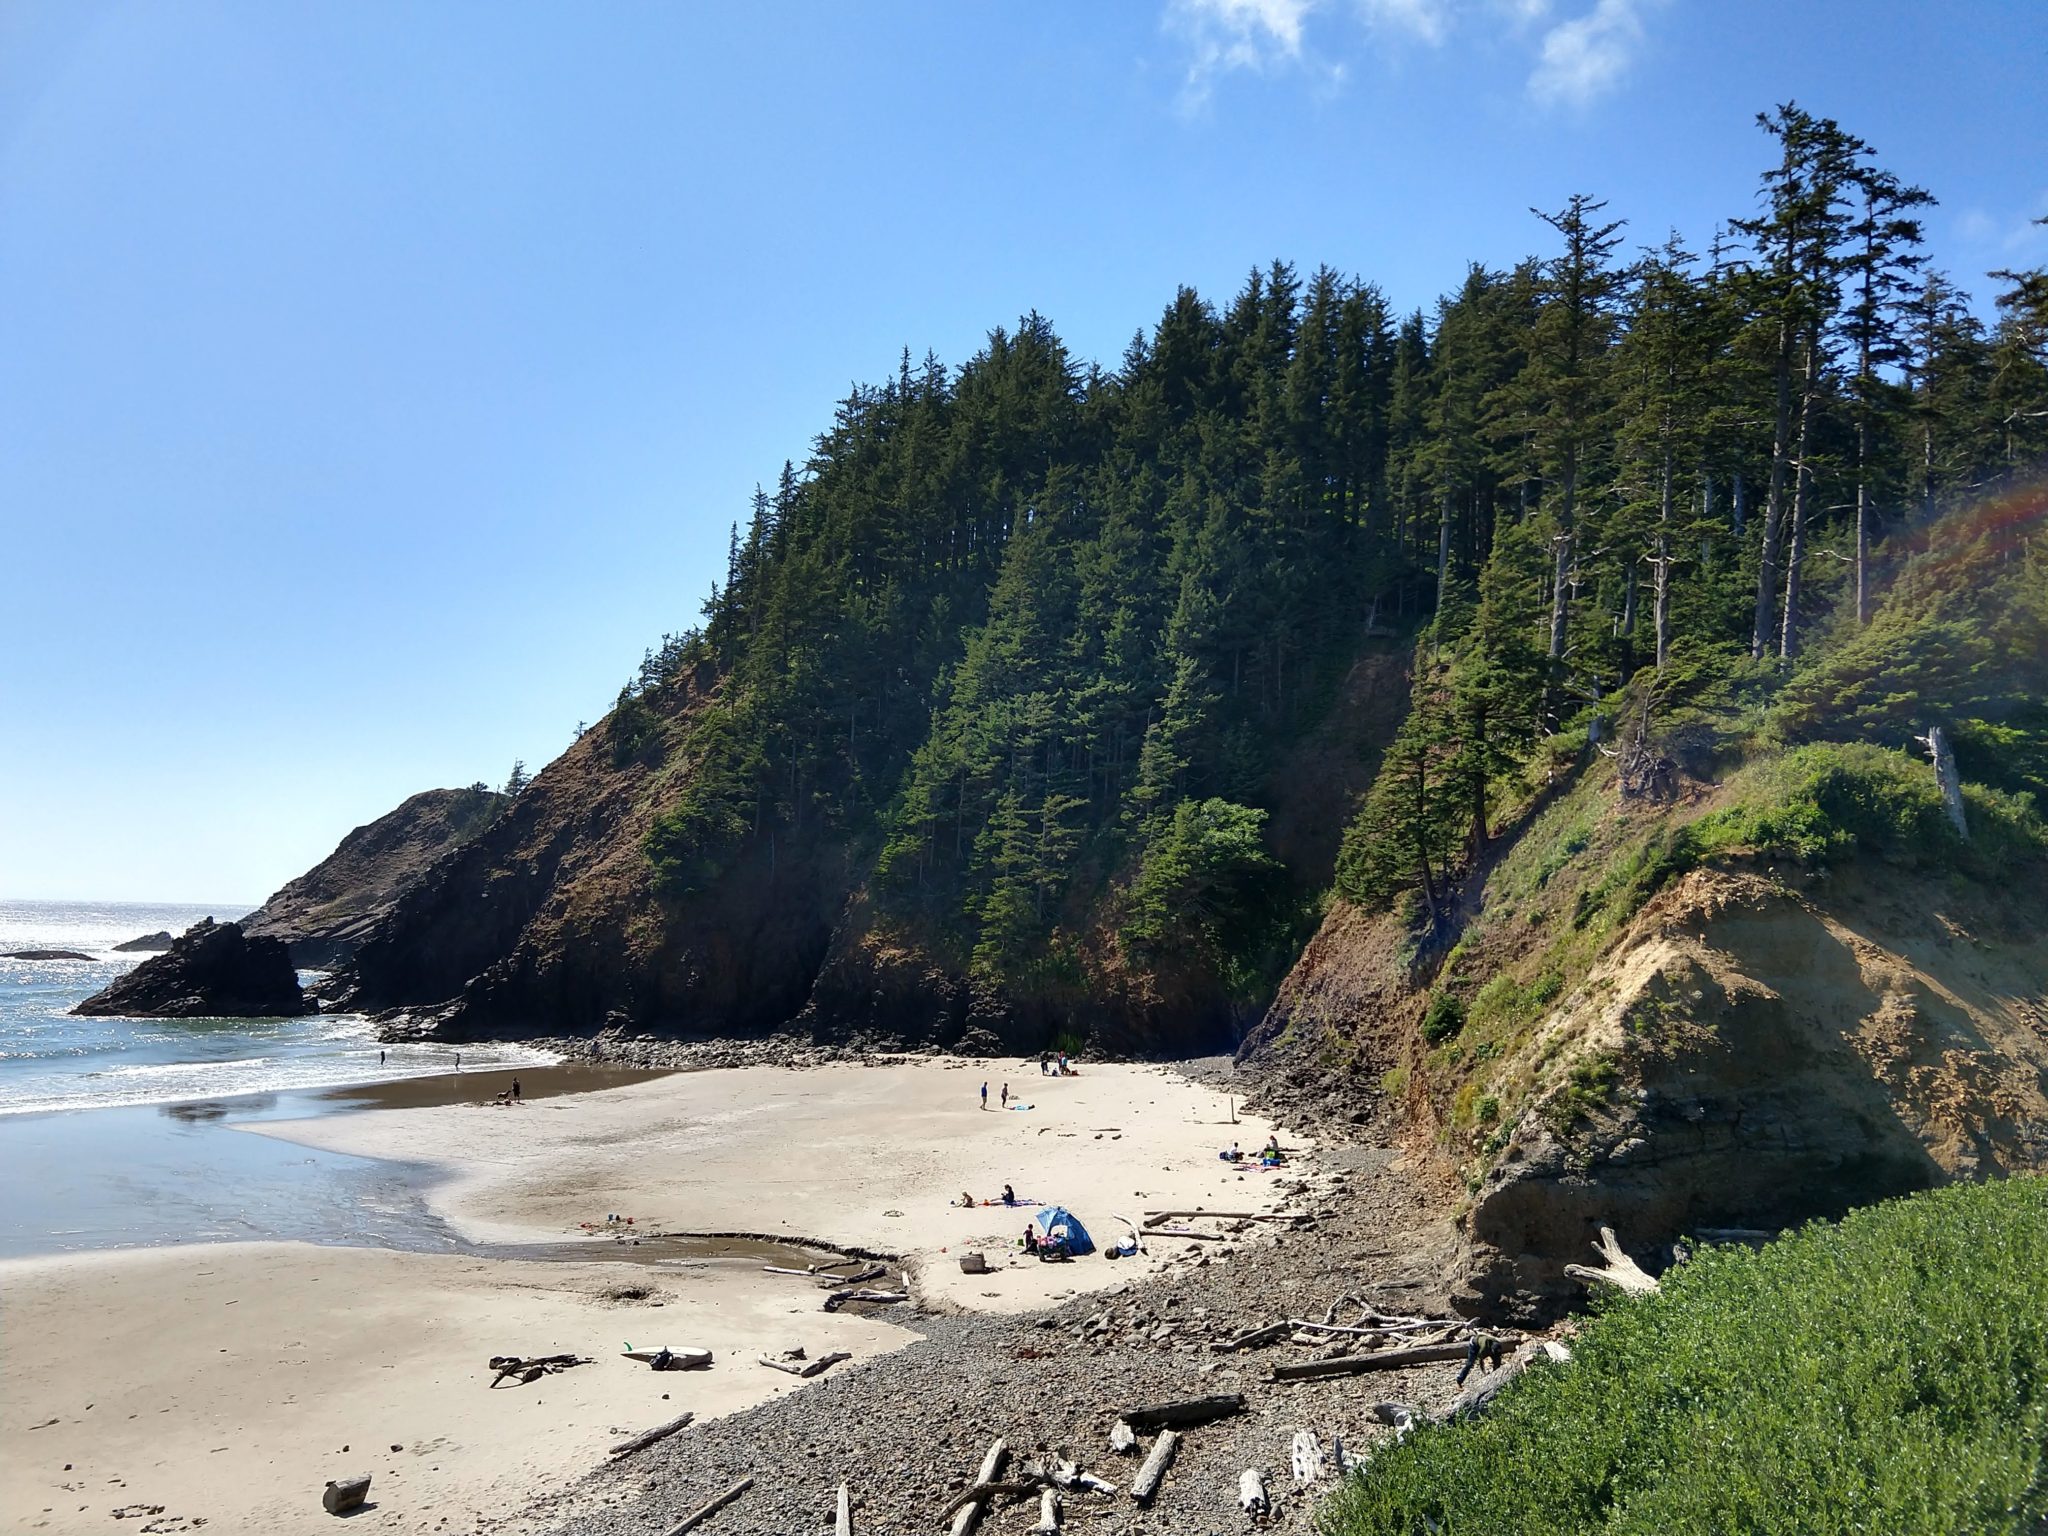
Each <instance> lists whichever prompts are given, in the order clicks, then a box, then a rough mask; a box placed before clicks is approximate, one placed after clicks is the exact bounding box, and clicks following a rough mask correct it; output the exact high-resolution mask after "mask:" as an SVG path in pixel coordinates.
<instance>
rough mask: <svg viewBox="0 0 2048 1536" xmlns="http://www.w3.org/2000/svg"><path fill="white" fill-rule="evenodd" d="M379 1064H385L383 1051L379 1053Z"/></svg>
mask: <svg viewBox="0 0 2048 1536" xmlns="http://www.w3.org/2000/svg"><path fill="white" fill-rule="evenodd" d="M377 1065H378V1066H380V1067H381V1066H383V1065H384V1053H383V1052H382V1051H379V1052H378V1053H377Z"/></svg>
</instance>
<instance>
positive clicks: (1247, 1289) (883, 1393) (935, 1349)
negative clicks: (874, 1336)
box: [486, 1063, 1457, 1536]
mask: <svg viewBox="0 0 2048 1536" xmlns="http://www.w3.org/2000/svg"><path fill="white" fill-rule="evenodd" d="M1206 1065H1207V1066H1208V1068H1209V1069H1211V1070H1215V1071H1219V1072H1222V1071H1227V1068H1226V1067H1225V1066H1224V1065H1223V1064H1220V1063H1211V1064H1206ZM1282 1177H1286V1176H1285V1175H1283V1176H1282ZM1284 1188H1285V1190H1286V1192H1287V1195H1288V1200H1287V1207H1286V1208H1287V1209H1290V1210H1295V1211H1301V1212H1304V1213H1306V1219H1305V1220H1303V1221H1302V1222H1300V1223H1298V1224H1296V1225H1293V1226H1287V1227H1281V1226H1278V1225H1277V1224H1271V1225H1270V1226H1269V1225H1268V1224H1260V1225H1259V1226H1258V1227H1256V1228H1255V1227H1254V1226H1253V1224H1251V1223H1241V1222H1224V1223H1220V1224H1219V1223H1216V1222H1213V1221H1211V1222H1207V1223H1203V1224H1202V1225H1206V1226H1209V1227H1210V1228H1211V1229H1212V1230H1221V1231H1222V1232H1223V1233H1224V1234H1225V1235H1226V1241H1224V1242H1220V1243H1196V1242H1191V1241H1186V1240H1183V1239H1174V1238H1164V1237H1154V1238H1150V1239H1148V1243H1149V1245H1150V1246H1152V1247H1153V1250H1154V1251H1155V1252H1158V1253H1162V1254H1169V1255H1171V1256H1172V1257H1171V1260H1170V1262H1169V1264H1168V1265H1167V1266H1166V1268H1165V1269H1164V1270H1163V1271H1156V1272H1154V1273H1153V1274H1151V1275H1150V1276H1148V1277H1147V1278H1146V1279H1144V1280H1142V1281H1128V1282H1124V1283H1122V1284H1119V1285H1117V1286H1115V1287H1113V1288H1111V1289H1109V1290H1106V1291H1094V1292H1088V1293H1085V1294H1078V1295H1075V1296H1073V1297H1071V1298H1069V1299H1067V1300H1065V1301H1062V1302H1060V1303H1058V1304H1057V1305H1055V1306H1054V1307H1052V1308H1050V1309H1049V1310H1047V1311H1044V1312H1041V1313H1036V1314H1026V1315H1022V1316H1006V1317H990V1316H983V1315H968V1316H949V1315H937V1314H934V1313H931V1312H928V1311H910V1310H909V1309H904V1308H897V1309H892V1311H891V1314H890V1315H891V1318H892V1320H893V1321H899V1322H901V1323H903V1324H904V1325H905V1326H906V1327H909V1328H912V1329H914V1330H915V1331H916V1332H918V1333H919V1334H920V1335H922V1337H921V1338H920V1339H919V1340H918V1341H916V1342H914V1343H912V1344H911V1345H910V1346H908V1347H907V1348H905V1349H903V1350H900V1351H897V1352H896V1353H893V1354H889V1355H886V1356H881V1357H878V1358H876V1359H873V1360H871V1361H867V1362H859V1361H856V1362H854V1363H852V1364H850V1365H842V1366H838V1367H836V1368H835V1369H834V1370H833V1371H832V1372H831V1373H830V1374H828V1375H827V1376H825V1377H823V1378H821V1379H820V1380H819V1381H817V1382H814V1383H809V1384H806V1385H804V1386H802V1387H794V1386H793V1387H792V1389H791V1390H790V1391H789V1392H788V1393H787V1394H785V1395H783V1396H780V1397H777V1398H775V1399H773V1400H771V1401H769V1402H767V1403H764V1404H762V1405H760V1406H758V1407H756V1408H753V1409H750V1410H748V1411H746V1412H743V1413H739V1414H735V1415H732V1416H731V1417H728V1418H725V1419H720V1420H716V1421H713V1422H709V1423H705V1424H700V1425H693V1426H691V1427H690V1428H689V1429H687V1430H685V1431H683V1432H681V1433H679V1434H677V1435H675V1436H673V1437H672V1438H670V1439H668V1440H665V1441H663V1442H661V1443H660V1444H658V1445H656V1446H653V1447H651V1448H650V1449H648V1450H646V1451H643V1452H639V1453H636V1454H635V1455H633V1456H631V1457H628V1458H624V1459H623V1460H622V1462H620V1463H614V1464H609V1465H606V1466H603V1467H600V1468H598V1469H597V1470H596V1471H594V1472H593V1473H592V1474H591V1475H590V1476H589V1477H588V1478H586V1479H584V1480H583V1481H582V1482H580V1483H579V1484H577V1485H575V1486H574V1487H572V1488H570V1489H568V1490H566V1491H565V1492H563V1493H561V1494H558V1495H556V1496H555V1497H553V1498H552V1499H550V1500H548V1501H546V1502H544V1503H543V1504H541V1505H539V1506H537V1507H536V1508H534V1509H531V1510H528V1511H525V1512H523V1513H522V1514H520V1515H518V1516H516V1517H512V1518H509V1519H506V1520H501V1521H498V1522H496V1523H495V1525H487V1526H486V1529H517V1530H519V1531H521V1532H535V1533H545V1536H664V1533H666V1532H668V1531H669V1530H670V1529H671V1528H672V1527H673V1526H674V1525H675V1524H676V1523H677V1522H678V1521H679V1520H681V1519H682V1518H683V1516H684V1515H686V1514H688V1513H689V1512H690V1511H692V1510H694V1509H696V1508H697V1507H698V1506H699V1505H701V1504H703V1503H705V1502H706V1501H708V1500H710V1499H711V1498H713V1497H714V1496H716V1495H717V1494H719V1493H722V1492H723V1491H725V1490H726V1489H727V1488H729V1487H730V1486H731V1485H732V1484H733V1483H735V1482H737V1481H738V1480H739V1479H740V1478H742V1477H749V1476H751V1477H752V1478H753V1479H754V1483H753V1486H752V1487H751V1488H750V1489H749V1490H748V1491H747V1492H746V1493H745V1494H744V1495H743V1496H742V1497H741V1498H739V1499H738V1500H736V1501H735V1502H734V1503H732V1504H730V1505H728V1506H727V1507H725V1508H724V1509H722V1510H720V1511H719V1512H718V1513H717V1514H716V1515H714V1516H712V1517H711V1518H710V1519H709V1520H708V1521H706V1522H705V1523H704V1524H703V1525H702V1526H700V1527H699V1529H700V1530H702V1531H705V1532H708V1533H713V1536H740V1533H754V1532H760V1533H768V1532H777V1533H786V1532H792V1531H797V1532H812V1531H814V1532H825V1531H830V1530H831V1529H832V1526H833V1518H834V1511H835V1504H836V1496H837V1490H838V1487H839V1484H840V1482H841V1481H842V1480H843V1481H844V1482H845V1483H846V1484H847V1485H848V1487H849V1489H850V1492H851V1495H852V1502H853V1526H854V1529H855V1530H856V1531H857V1532H871V1533H880V1532H894V1533H904V1536H909V1533H913V1532H915V1533H931V1532H935V1531H940V1530H944V1529H946V1527H945V1526H944V1525H942V1524H941V1522H940V1520H939V1515H940V1514H941V1512H942V1511H943V1510H944V1509H945V1507H946V1506H947V1504H948V1503H950V1502H951V1501H952V1499H953V1498H954V1497H955V1496H956V1495H957V1494H958V1493H960V1492H961V1491H962V1490H963V1489H965V1488H966V1487H967V1486H968V1485H969V1484H970V1483H971V1482H972V1481H973V1477H974V1472H975V1469H976V1467H977V1466H978V1465H979V1463H980V1461H981V1458H982V1456H983V1453H984V1452H985V1451H986V1450H987V1449H988V1446H989V1444H990V1442H991V1441H993V1440H994V1439H996V1438H997V1437H998V1436H1000V1437H1001V1438H1003V1439H1004V1440H1006V1441H1007V1442H1008V1444H1009V1447H1010V1451H1011V1466H1012V1468H1015V1467H1017V1466H1018V1465H1020V1464H1021V1463H1023V1462H1027V1461H1030V1460H1033V1459H1038V1458H1043V1457H1048V1456H1057V1457H1060V1458H1065V1459H1071V1460H1074V1461H1077V1462H1079V1463H1080V1464H1081V1466H1082V1467H1083V1468H1084V1469H1086V1470H1088V1471H1091V1472H1093V1473H1094V1474H1096V1475H1097V1476H1099V1477H1102V1478H1104V1479H1106V1480H1108V1481H1109V1482H1111V1483H1114V1484H1115V1485H1116V1488H1117V1491H1116V1493H1115V1494H1114V1495H1113V1496H1103V1495H1098V1494H1089V1493H1083V1492H1074V1493H1070V1494H1068V1495H1067V1496H1066V1497H1065V1500H1064V1507H1065V1529H1066V1530H1068V1531H1072V1532H1077V1533H1087V1532H1105V1533H1106V1532H1170V1533H1189V1536H1193V1533H1211V1532H1219V1531H1240V1530H1247V1529H1255V1528H1263V1529H1271V1530H1275V1531H1307V1530H1308V1529H1310V1526H1311V1517H1312V1511H1313V1509H1314V1507H1315V1505H1316V1503H1317V1501H1318V1500H1319V1499H1320V1498H1321V1497H1322V1496H1323V1495H1324V1494H1326V1493H1328V1491H1329V1490H1330V1488H1331V1486H1332V1481H1331V1478H1330V1477H1328V1476H1326V1477H1325V1478H1324V1479H1323V1480H1322V1481H1321V1482H1320V1483H1318V1484H1315V1485H1312V1486H1308V1487H1299V1486H1297V1485H1296V1484H1295V1482H1294V1479H1293V1473H1292V1465H1291V1454H1290V1453H1291V1445H1292V1442H1293V1439H1294V1436H1295V1433H1296V1432H1297V1431H1298V1430H1302V1429H1308V1430H1311V1431H1313V1432H1314V1433H1315V1434H1316V1435H1317V1436H1318V1438H1319V1440H1320V1442H1321V1444H1322V1446H1323V1448H1324V1451H1325V1453H1326V1456H1328V1457H1330V1459H1331V1460H1332V1461H1333V1462H1334V1451H1335V1446H1336V1442H1338V1441H1339V1440H1341V1442H1342V1445H1343V1447H1344V1449H1345V1451H1346V1452H1347V1453H1348V1454H1349V1455H1350V1456H1352V1457H1354V1458H1356V1457H1359V1456H1369V1455H1370V1453H1371V1449H1372V1447H1373V1445H1374V1444H1376V1443H1378V1442H1379V1441H1381V1440H1383V1439H1384V1438H1385V1437H1387V1436H1388V1435H1390V1434H1391V1433H1392V1431H1391V1430H1389V1429H1388V1428H1386V1427H1385V1426H1384V1425H1383V1424H1382V1423H1380V1422H1379V1421H1378V1420H1377V1419H1376V1418H1375V1417H1374V1415H1373V1412H1372V1408H1373V1405H1374V1404H1376V1403H1382V1402H1388V1401H1393V1402H1402V1403H1407V1404H1412V1405H1416V1406H1418V1407H1420V1408H1422V1409H1424V1410H1432V1409H1437V1408H1440V1407H1442V1406H1443V1405H1444V1404H1446V1403H1447V1402H1448V1401H1449V1400H1450V1399H1451V1397H1452V1396H1453V1395H1454V1394H1455V1388H1454V1386H1453V1384H1452V1380H1453V1377H1454V1376H1455V1374H1456V1370H1457V1367H1456V1365H1455V1364H1451V1365H1431V1366H1424V1367H1420V1368H1416V1369H1411V1370H1406V1371H1375V1372H1372V1373H1369V1374H1365V1375H1360V1376H1353V1377H1342V1378H1336V1379H1331V1380H1322V1381H1312V1382H1301V1383H1276V1382H1273V1381H1271V1380H1270V1379H1269V1374H1270V1370H1271V1367H1272V1366H1273V1365H1274V1364H1276V1363H1278V1362H1281V1361H1290V1360H1303V1359H1310V1358H1314V1357H1317V1356H1321V1355H1327V1354H1330V1353H1333V1352H1339V1351H1342V1350H1343V1349H1345V1348H1347V1347H1370V1345H1371V1343H1372V1341H1370V1340H1352V1341H1334V1340H1330V1339H1327V1338H1326V1339H1324V1340H1322V1341H1321V1342H1316V1343H1307V1342H1301V1343H1296V1342H1280V1343H1277V1344H1274V1345H1272V1346H1269V1347H1265V1348H1259V1349H1253V1350H1246V1351H1241V1352H1238V1353H1234V1354H1223V1353H1219V1352H1217V1351H1216V1350H1215V1349H1214V1348H1213V1347H1212V1346H1213V1345H1214V1344H1216V1343H1218V1342H1220V1341H1223V1340H1226V1339H1230V1338H1233V1337H1235V1336H1237V1335H1239V1334H1242V1333H1245V1332H1247V1331H1249V1330H1251V1329H1253V1328H1256V1327H1259V1326H1261V1325H1264V1324H1268V1323H1271V1322H1274V1321H1276V1320H1279V1319H1281V1318H1286V1317H1308V1318H1312V1319H1316V1320H1321V1319H1322V1318H1323V1317H1324V1316H1325V1313H1326V1310H1327V1309H1328V1308H1329V1307H1330V1306H1331V1304H1332V1303H1339V1306H1340V1316H1339V1319H1338V1320H1339V1321H1342V1322H1349V1321H1351V1320H1352V1318H1353V1317H1354V1316H1356V1315H1357V1314H1358V1313H1359V1312H1360V1311H1361V1310H1362V1309H1364V1308H1367V1307H1369V1308H1372V1309H1375V1310H1376V1311H1378V1312H1381V1313H1384V1314H1390V1315H1391V1314H1404V1315H1411V1316H1416V1315H1421V1316H1432V1317H1437V1316H1441V1317H1446V1318H1448V1317H1449V1316H1450V1313H1449V1306H1448V1301H1447V1291H1446V1281H1447V1279H1448V1277H1449V1271H1450V1268H1451V1264H1452V1259H1453V1252H1454V1244H1453V1241H1452V1234H1451V1232H1450V1229H1449V1226H1448V1223H1447V1222H1445V1221H1444V1219H1443V1217H1442V1214H1441V1213H1442V1206H1441V1204H1440V1203H1439V1202H1438V1201H1437V1200H1436V1199H1435V1198H1434V1197H1433V1196H1432V1194H1431V1193H1430V1192H1429V1191H1427V1190H1425V1189H1423V1188H1421V1187H1419V1186H1418V1185H1417V1184H1416V1182H1415V1181H1413V1180H1412V1179H1411V1178H1409V1177H1408V1175H1407V1174H1406V1173H1405V1172H1404V1171H1403V1168H1402V1165H1401V1163H1400V1160H1399V1158H1398V1157H1397V1156H1396V1154H1395V1153H1394V1152H1393V1151H1392V1150H1390V1149H1387V1148H1383V1147H1373V1146H1369V1145H1362V1144H1359V1143H1357V1142H1339V1143H1336V1144H1326V1145H1325V1146H1323V1147H1321V1148H1319V1149H1318V1151H1317V1154H1316V1156H1315V1159H1314V1161H1313V1163H1312V1164H1309V1165H1304V1174H1303V1176H1301V1177H1296V1178H1291V1179H1290V1181H1289V1182H1288V1183H1287V1184H1286V1185H1285V1186H1284ZM1075 1262H1076V1263H1077V1264H1099V1263H1102V1262H1104V1261H1103V1260H1102V1259H1101V1258H1100V1257H1099V1256H1090V1257H1089V1258H1085V1259H1081V1260H1077V1261H1075ZM1344 1298H1349V1299H1344ZM791 1323H792V1328H791V1338H790V1344H791V1345H801V1344H803V1343H805V1342H806V1341H805V1340H804V1338H803V1337H802V1328H801V1320H800V1319H797V1318H792V1319H791ZM1390 1342H1391V1341H1390ZM1400 1342H1406V1340H1402V1341H1400ZM751 1363H752V1362H744V1363H742V1362H734V1363H733V1365H734V1368H740V1369H744V1368H746V1366H748V1365H751ZM724 1365H725V1363H724V1362H721V1367H720V1368H724ZM1227 1393H1241V1394H1243V1396H1244V1397H1245V1399H1246V1408H1245V1411H1244V1412H1242V1413H1240V1414H1237V1415H1235V1416H1232V1417H1229V1418H1224V1419H1221V1420H1218V1421H1215V1422H1212V1423H1209V1424H1204V1425H1201V1426H1199V1427H1196V1428H1191V1429H1188V1430H1186V1431H1185V1432H1184V1434H1183V1440H1182V1444H1181V1446H1180V1449H1179V1453H1178V1455H1177V1457H1176V1459H1175V1460H1174V1462H1173V1465H1172V1469H1171V1471H1170V1472H1169V1473H1168V1474H1167V1477H1166V1480H1165V1483H1164V1486H1163V1487H1162V1489H1161V1491H1160V1492H1159V1494H1158V1496H1157V1498H1156V1499H1155V1500H1154V1501H1153V1502H1152V1503H1151V1505H1150V1507H1149V1508H1141V1507H1140V1506H1138V1505H1137V1504H1136V1503H1134V1502H1133V1500H1132V1498H1131V1496H1130V1484H1131V1479H1132V1476H1133V1474H1134V1473H1135V1472H1136V1471H1137V1468H1138V1464H1139V1462H1140V1460H1141V1459H1142V1457H1143V1456H1144V1454H1145V1452H1146V1450H1147V1449H1148V1448H1149V1446H1150V1445H1151V1443H1152V1439H1153V1437H1152V1435H1151V1434H1150V1433H1149V1432H1148V1433H1141V1434H1140V1435H1139V1437H1138V1438H1139V1443H1138V1448H1137V1450H1136V1452H1135V1453H1133V1454H1130V1455H1124V1456H1118V1455H1116V1454H1115V1453H1113V1452H1112V1450H1111V1449H1110V1431H1111V1428H1112V1426H1113V1425H1114V1424H1115V1423H1116V1421H1117V1419H1118V1417H1119V1416H1120V1411H1121V1410H1123V1409H1127V1408H1133V1407H1138V1406H1142V1405H1145V1404H1152V1403H1159V1402H1164V1401H1170V1400H1175V1399H1182V1398H1192V1397H1200V1396H1208V1395H1212V1394H1227ZM641 1427H643V1426H638V1425H623V1426H620V1428H621V1430H622V1432H624V1431H631V1430H635V1429H638V1428H641ZM1253 1467H1256V1468H1259V1469H1260V1470H1262V1471H1263V1473H1264V1474H1265V1481H1266V1487H1267V1490H1268V1492H1269V1494H1270V1496H1271V1499H1272V1506H1273V1507H1272V1510H1271V1512H1270V1514H1268V1515H1267V1516H1265V1517H1263V1518H1261V1519H1257V1520H1254V1519H1253V1518H1252V1517H1250V1516H1248V1515H1246V1514H1245V1513H1244V1511H1243V1510H1242V1509H1241V1508H1240V1507H1239V1504H1238V1480H1239V1475H1240V1474H1241V1473H1242V1472H1244V1471H1245V1470H1246V1469H1247V1468H1253ZM1037 1519H1038V1501H1037V1499H1036V1498H1035V1497H1031V1498H1017V1499H1007V1500H1001V1501H998V1503H997V1504H996V1506H995V1507H994V1508H993V1509H991V1510H990V1511H989V1512H988V1513H987V1515H986V1516H985V1517H984V1519H983V1520H982V1522H981V1524H980V1527H979V1528H980V1529H981V1530H984V1531H1003V1532H1024V1531H1028V1530H1030V1529H1031V1528H1032V1527H1033V1526H1034V1525H1035V1524H1036V1523H1037Z"/></svg>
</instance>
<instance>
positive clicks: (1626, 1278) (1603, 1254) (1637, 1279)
mask: <svg viewBox="0 0 2048 1536" xmlns="http://www.w3.org/2000/svg"><path fill="white" fill-rule="evenodd" d="M1593 1248H1594V1250H1595V1251H1596V1252H1597V1253H1598V1254H1599V1255H1600V1258H1601V1260H1602V1262H1601V1263H1600V1264H1599V1265H1597V1266H1595V1265H1591V1264H1567V1265H1565V1267H1564V1272H1565V1273H1566V1274H1567V1275H1569V1276H1571V1277H1572V1279H1574V1280H1583V1281H1585V1282H1586V1284H1588V1285H1594V1284H1600V1285H1611V1286H1613V1287H1614V1288H1615V1289H1616V1290H1618V1291H1621V1292H1623V1293H1624V1294H1626V1295H1629V1296H1648V1295H1651V1294H1652V1293H1654V1292H1655V1291H1656V1289H1657V1281H1656V1277H1655V1276H1653V1275H1651V1274H1649V1273H1647V1272H1646V1271H1645V1270H1644V1269H1643V1268H1642V1266H1641V1265H1639V1264H1637V1263H1636V1261H1635V1260H1634V1259H1632V1258H1630V1257H1629V1256H1628V1255H1627V1254H1626V1253H1624V1252H1623V1251H1622V1247H1621V1240H1620V1239H1619V1238H1617V1237H1616V1236H1615V1235H1614V1228H1612V1227H1602V1228H1601V1229H1600V1240H1599V1241H1598V1242H1596V1243H1594V1244H1593Z"/></svg>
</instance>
